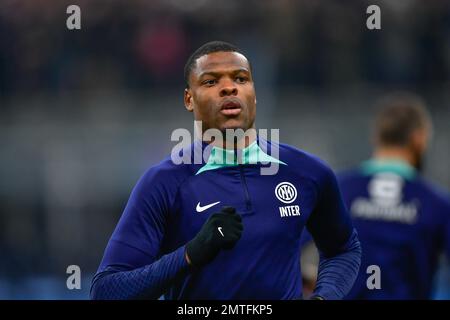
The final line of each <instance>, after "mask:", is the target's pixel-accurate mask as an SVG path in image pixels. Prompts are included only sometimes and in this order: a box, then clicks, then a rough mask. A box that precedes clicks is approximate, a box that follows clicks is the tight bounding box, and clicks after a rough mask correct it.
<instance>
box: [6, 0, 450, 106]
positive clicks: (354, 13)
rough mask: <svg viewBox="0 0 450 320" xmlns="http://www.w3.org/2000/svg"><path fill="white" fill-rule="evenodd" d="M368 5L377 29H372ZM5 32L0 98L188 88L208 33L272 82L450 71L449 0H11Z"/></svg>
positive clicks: (446, 76)
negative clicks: (77, 20)
mask: <svg viewBox="0 0 450 320" xmlns="http://www.w3.org/2000/svg"><path fill="white" fill-rule="evenodd" d="M69 4H77V5H79V6H80V8H81V17H82V19H81V22H82V24H81V25H82V29H81V30H79V31H70V30H68V29H67V28H66V19H67V17H68V16H69V15H68V14H67V13H66V8H67V6H68V5H69ZM370 4H377V5H379V6H380V8H381V27H382V28H381V30H375V31H370V30H368V29H367V28H366V19H367V17H368V14H367V13H366V8H367V6H368V5H370ZM0 35H1V41H0V69H1V70H2V72H1V73H0V84H1V86H0V89H1V92H0V94H1V96H2V97H3V98H5V97H11V96H15V95H23V94H35V93H39V94H43V93H50V94H55V93H56V94H58V93H64V92H66V91H68V90H69V91H71V90H87V91H92V90H96V89H103V88H108V89H111V88H113V89H114V88H119V89H131V90H134V89H136V90H148V89H151V88H154V87H156V88H158V87H164V86H167V85H183V78H182V68H183V64H184V62H185V60H186V58H187V56H188V55H189V53H190V52H191V51H192V50H193V49H194V48H196V47H198V46H199V45H200V44H201V43H203V42H206V41H209V40H212V39H222V40H225V41H230V42H233V43H236V44H238V45H239V46H240V47H241V48H242V49H243V50H245V51H246V52H247V53H248V55H249V56H250V57H258V56H265V57H267V60H268V61H270V63H269V64H273V65H272V66H270V65H268V66H267V68H272V69H273V70H274V72H273V73H272V74H271V75H272V77H273V79H271V82H272V83H274V84H275V85H277V86H296V85H304V86H308V87H312V88H318V89H328V88H335V87H340V86H342V85H355V84H358V85H359V84H361V83H369V84H373V85H380V86H405V87H408V88H415V89H421V90H427V89H429V88H435V86H436V85H438V86H440V85H442V84H443V83H448V81H449V80H450V1H445V0H435V1H431V2H430V1H421V0H399V1H387V0H384V1H379V0H378V1H327V0H316V1H309V0H265V1H257V0H249V1H238V0H230V1H211V0H165V1H163V0H152V1H146V0H137V1H121V0H108V1H106V0H104V1H87V0H83V1H80V0H77V1H56V0H43V1H32V0H24V1H15V0H4V1H2V2H1V3H0ZM263 68H264V66H263ZM262 72H263V71H262Z"/></svg>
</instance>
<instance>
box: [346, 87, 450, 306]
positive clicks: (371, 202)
mask: <svg viewBox="0 0 450 320" xmlns="http://www.w3.org/2000/svg"><path fill="white" fill-rule="evenodd" d="M379 107H380V108H381V111H380V112H379V114H378V115H377V117H376V120H375V126H374V132H373V142H374V145H375V150H374V153H373V157H372V159H370V160H368V161H366V162H364V163H362V164H361V165H360V166H359V167H358V168H356V169H355V170H352V171H348V172H345V173H343V174H342V175H340V177H339V182H340V185H341V188H342V189H341V190H342V193H343V197H344V201H345V203H346V205H347V207H348V208H349V210H350V212H351V215H352V217H353V219H354V224H355V227H356V228H357V230H358V233H359V235H360V239H361V244H362V247H363V258H362V264H361V269H360V273H359V276H358V278H357V281H356V283H355V285H354V287H353V289H352V290H351V292H350V294H349V295H348V298H350V299H429V298H430V295H431V290H432V283H433V278H434V275H435V271H436V269H437V265H438V261H439V256H440V253H441V252H442V249H445V250H446V253H447V256H448V255H449V254H450V200H449V197H448V195H447V194H445V193H443V192H442V191H441V190H439V189H438V188H437V187H436V186H434V185H433V184H431V183H430V182H428V181H425V180H424V179H423V178H422V177H421V175H420V172H421V170H422V167H423V162H424V155H425V151H426V149H427V145H428V141H429V138H430V136H431V132H432V123H431V119H430V116H429V114H428V112H427V110H426V108H425V105H424V103H423V102H422V101H421V100H420V99H419V98H418V97H416V96H413V95H411V94H406V93H397V94H394V95H391V96H388V97H386V98H384V99H383V100H381V102H380V104H379ZM370 265H376V266H378V267H379V268H380V271H381V274H380V280H381V282H380V283H379V284H380V285H381V287H380V289H372V290H369V289H368V286H367V282H368V280H367V279H368V277H370V276H371V275H373V271H372V272H368V273H367V272H366V271H367V268H368V267H369V266H370ZM374 281H376V280H374ZM369 282H371V283H372V284H375V282H373V281H371V280H370V281H369Z"/></svg>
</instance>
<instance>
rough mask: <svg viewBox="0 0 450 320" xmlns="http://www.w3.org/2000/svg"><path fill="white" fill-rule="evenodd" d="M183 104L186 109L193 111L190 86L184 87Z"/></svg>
mask: <svg viewBox="0 0 450 320" xmlns="http://www.w3.org/2000/svg"><path fill="white" fill-rule="evenodd" d="M184 106H185V107H186V109H187V111H189V112H192V111H194V104H193V103H192V92H191V89H190V88H186V89H184Z"/></svg>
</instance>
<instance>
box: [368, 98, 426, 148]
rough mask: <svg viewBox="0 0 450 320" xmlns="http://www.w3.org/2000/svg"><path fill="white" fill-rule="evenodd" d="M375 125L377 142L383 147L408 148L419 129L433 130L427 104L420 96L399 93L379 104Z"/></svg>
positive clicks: (382, 100) (383, 99)
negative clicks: (413, 135) (413, 134)
mask: <svg viewBox="0 0 450 320" xmlns="http://www.w3.org/2000/svg"><path fill="white" fill-rule="evenodd" d="M378 108H380V109H381V110H380V111H379V113H378V115H377V117H376V119H375V125H374V135H375V142H376V143H377V144H378V145H382V146H406V145H408V143H409V142H410V139H411V134H412V133H413V132H414V131H416V130H419V129H429V130H431V126H432V124H431V117H430V115H429V113H428V111H427V109H426V105H425V102H424V101H423V100H422V99H421V98H419V97H418V96H416V95H414V94H411V93H406V92H398V93H394V94H391V95H388V96H386V97H385V98H382V99H381V100H380V101H379V102H378Z"/></svg>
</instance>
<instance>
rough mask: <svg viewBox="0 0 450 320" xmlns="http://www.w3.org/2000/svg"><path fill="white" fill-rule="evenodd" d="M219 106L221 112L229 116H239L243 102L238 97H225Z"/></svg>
mask: <svg viewBox="0 0 450 320" xmlns="http://www.w3.org/2000/svg"><path fill="white" fill-rule="evenodd" d="M219 106H220V113H221V114H223V115H224V116H228V117H233V116H237V115H239V114H240V113H241V111H242V106H241V102H240V101H239V99H236V98H228V99H224V100H222V102H221V103H220V105H219Z"/></svg>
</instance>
